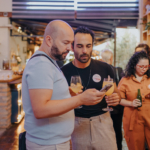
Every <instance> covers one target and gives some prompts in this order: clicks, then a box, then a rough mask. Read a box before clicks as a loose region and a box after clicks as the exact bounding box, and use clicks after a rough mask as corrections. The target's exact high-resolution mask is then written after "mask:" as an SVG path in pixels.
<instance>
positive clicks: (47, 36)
mask: <svg viewBox="0 0 150 150" xmlns="http://www.w3.org/2000/svg"><path fill="white" fill-rule="evenodd" d="M73 41H74V33H73V30H72V28H71V27H70V26H69V25H68V24H67V23H66V22H64V21H61V20H55V21H52V22H50V23H49V24H48V25H47V27H46V29H45V33H44V40H43V43H42V45H41V47H40V48H39V50H38V51H36V52H35V54H34V55H33V56H32V57H31V59H30V60H29V62H28V64H27V66H26V68H25V70H24V73H23V78H22V99H23V108H24V111H25V130H26V149H27V150H70V143H69V140H70V138H71V137H70V136H71V134H72V132H73V130H74V111H73V109H74V108H76V107H78V106H80V105H95V104H97V103H99V102H100V101H101V100H102V98H103V95H104V93H101V92H99V91H97V90H96V89H89V90H87V91H85V92H83V93H82V94H78V95H77V96H74V97H71V96H70V93H69V88H68V84H67V81H66V79H65V77H64V75H63V74H62V72H61V70H60V69H59V67H58V65H57V64H56V60H57V61H59V60H63V59H65V57H66V55H67V54H68V52H69V51H70V50H71V45H72V42H73Z"/></svg>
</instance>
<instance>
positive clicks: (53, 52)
mask: <svg viewBox="0 0 150 150" xmlns="http://www.w3.org/2000/svg"><path fill="white" fill-rule="evenodd" d="M66 53H69V50H68V51H66V52H63V53H60V51H59V49H58V48H57V46H54V45H53V46H52V48H51V55H52V56H53V57H54V58H55V59H56V60H58V61H60V60H64V59H65V58H66V56H63V54H66Z"/></svg>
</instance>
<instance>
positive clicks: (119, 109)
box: [101, 49, 123, 150]
mask: <svg viewBox="0 0 150 150" xmlns="http://www.w3.org/2000/svg"><path fill="white" fill-rule="evenodd" d="M101 56H102V61H103V62H106V63H107V64H109V65H110V66H111V68H112V69H113V71H114V75H115V81H116V84H117V85H118V83H119V81H120V79H121V77H122V72H123V70H122V68H120V67H114V66H112V63H113V53H112V51H111V50H109V49H105V50H103V51H102V52H101ZM122 116H123V106H121V105H117V106H114V107H113V111H111V118H112V120H113V126H114V130H115V133H116V140H117V146H118V150H122Z"/></svg>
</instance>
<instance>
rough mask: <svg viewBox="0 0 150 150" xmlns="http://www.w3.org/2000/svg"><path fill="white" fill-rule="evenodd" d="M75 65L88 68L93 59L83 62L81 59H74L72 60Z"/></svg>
mask: <svg viewBox="0 0 150 150" xmlns="http://www.w3.org/2000/svg"><path fill="white" fill-rule="evenodd" d="M72 63H73V65H74V66H76V67H77V68H86V67H88V66H89V65H90V63H91V59H89V61H88V62H87V63H82V62H80V61H78V60H77V59H74V60H73V61H72Z"/></svg>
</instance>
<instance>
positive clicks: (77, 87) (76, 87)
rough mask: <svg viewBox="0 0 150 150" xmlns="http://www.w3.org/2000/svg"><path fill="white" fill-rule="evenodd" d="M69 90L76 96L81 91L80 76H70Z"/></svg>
mask: <svg viewBox="0 0 150 150" xmlns="http://www.w3.org/2000/svg"><path fill="white" fill-rule="evenodd" d="M70 88H71V90H72V91H73V92H74V93H76V94H77V93H79V91H81V90H82V82H81V78H80V76H71V81H70Z"/></svg>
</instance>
